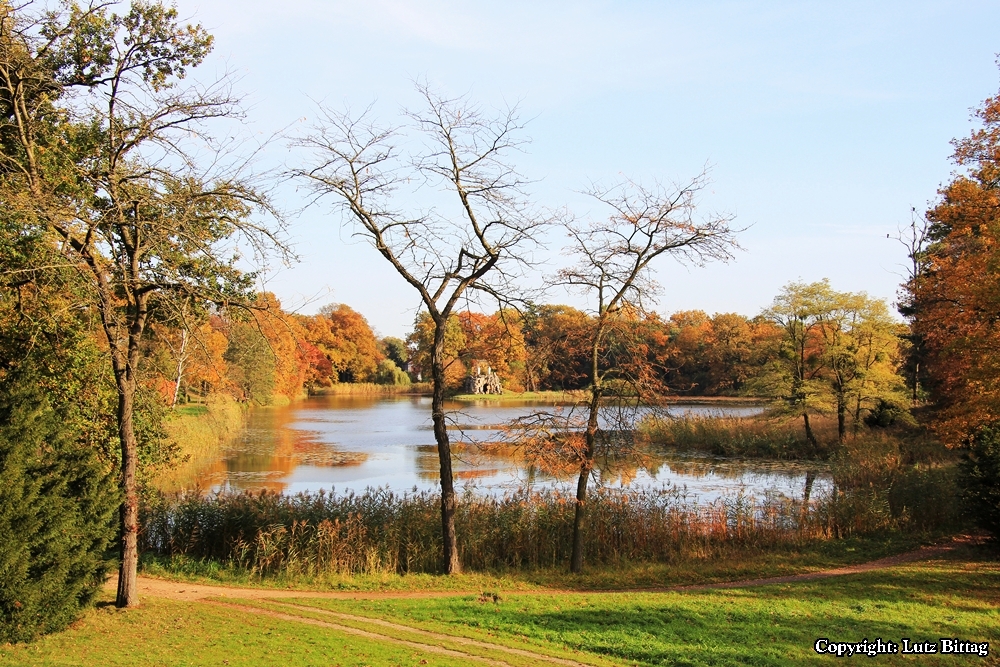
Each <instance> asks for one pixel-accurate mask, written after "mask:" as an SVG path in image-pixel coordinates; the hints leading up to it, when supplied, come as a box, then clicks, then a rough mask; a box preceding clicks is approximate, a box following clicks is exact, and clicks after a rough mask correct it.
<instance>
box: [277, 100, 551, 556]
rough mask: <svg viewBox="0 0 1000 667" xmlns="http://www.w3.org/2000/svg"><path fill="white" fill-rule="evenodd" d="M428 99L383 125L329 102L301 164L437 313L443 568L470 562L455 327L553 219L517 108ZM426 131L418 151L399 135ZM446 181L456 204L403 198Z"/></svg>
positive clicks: (498, 294)
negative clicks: (459, 520) (450, 335)
mask: <svg viewBox="0 0 1000 667" xmlns="http://www.w3.org/2000/svg"><path fill="white" fill-rule="evenodd" d="M418 90H419V92H420V94H421V96H422V97H423V102H424V107H423V109H421V110H420V111H412V112H408V113H407V114H406V117H407V119H408V120H409V124H408V126H406V127H405V128H395V127H380V126H378V125H376V124H374V123H372V122H370V121H369V119H368V113H367V112H366V113H363V114H361V115H359V116H352V115H350V114H348V113H335V112H332V111H329V110H324V111H323V118H324V121H323V122H322V123H321V124H320V125H319V126H317V127H316V128H315V132H314V133H313V134H311V135H309V136H306V137H304V138H302V139H301V140H300V141H299V142H298V145H299V146H300V147H303V148H305V149H307V150H309V151H312V159H311V164H309V165H308V166H306V167H304V168H301V169H296V170H295V171H294V173H295V175H296V176H297V177H298V178H300V179H301V180H302V181H303V182H304V183H305V184H307V186H308V187H310V188H311V189H312V191H313V192H314V193H315V194H316V196H317V197H318V198H324V199H328V200H331V201H332V202H333V203H334V205H335V206H336V208H337V209H338V210H339V211H341V212H343V213H344V215H345V218H346V220H349V221H350V224H351V225H352V226H353V228H354V229H355V230H356V232H357V234H358V235H360V236H361V237H363V238H365V239H367V240H368V241H369V242H370V243H371V244H372V245H373V246H374V248H375V250H376V251H377V252H378V253H379V254H380V255H381V256H382V257H383V258H384V259H385V260H386V262H388V264H389V265H390V266H391V267H392V269H393V270H394V271H395V272H396V273H397V274H399V276H400V277H401V278H402V279H403V280H404V281H405V282H406V283H407V284H408V285H409V286H410V287H411V288H413V289H414V290H415V291H416V292H417V294H418V295H419V297H420V302H421V306H422V308H423V309H424V311H425V312H426V313H427V315H428V317H430V319H431V322H432V323H433V329H434V338H433V345H432V347H431V354H430V360H429V369H428V370H429V371H430V375H431V380H432V383H433V398H432V401H431V418H432V421H433V425H434V439H435V441H436V443H437V450H438V460H439V463H440V471H441V523H442V531H443V536H444V540H443V544H444V554H443V556H444V569H445V571H446V572H448V573H455V572H458V571H459V570H460V563H459V554H458V542H457V538H456V535H455V502H456V498H455V489H454V482H453V475H452V462H451V444H450V441H449V439H448V431H447V427H446V422H445V409H444V396H445V386H446V382H447V380H446V375H445V374H446V363H447V362H446V359H445V355H444V351H445V336H446V331H447V328H448V322H449V319H450V318H451V316H452V315H453V313H454V312H455V310H456V308H457V307H458V305H459V304H460V302H461V301H462V300H463V299H466V298H469V297H474V296H475V295H476V294H486V295H489V296H491V297H493V298H497V299H499V300H500V301H503V300H504V299H505V298H506V297H507V295H509V293H510V290H511V280H512V279H513V278H514V277H515V275H516V273H517V272H518V271H519V270H520V268H521V267H523V266H524V265H525V261H526V258H527V257H529V251H530V246H531V245H532V244H533V243H534V242H535V236H536V234H537V233H538V232H539V231H540V229H541V227H542V226H543V225H544V224H545V223H546V222H547V221H546V220H545V219H544V218H543V217H541V216H539V215H538V214H536V213H535V212H533V211H532V209H531V207H530V206H529V205H528V202H527V200H526V197H525V195H524V192H523V186H524V184H525V181H524V179H523V178H522V177H521V176H520V175H518V173H517V172H516V170H515V169H514V168H513V165H512V164H511V163H510V162H509V160H510V155H511V153H512V152H514V151H515V150H516V149H517V148H518V146H519V145H520V143H521V140H520V139H518V133H519V131H520V130H521V125H520V124H519V122H518V120H517V115H516V112H515V110H512V109H508V110H507V111H503V112H500V113H498V114H496V115H489V114H487V113H486V112H484V111H483V110H482V109H480V108H478V107H475V106H473V105H471V104H469V103H468V102H467V101H466V100H464V99H445V98H442V97H440V96H438V95H436V94H434V93H432V92H431V91H430V90H428V89H427V88H426V87H423V86H418ZM414 134H416V135H418V137H420V138H421V139H422V142H423V143H422V145H420V146H418V147H417V148H416V149H415V150H417V155H416V156H415V157H413V158H412V159H410V158H408V156H407V155H406V154H405V153H404V151H403V149H402V147H401V144H402V143H403V142H404V139H405V137H406V136H409V137H411V138H412V136H413V135H414ZM409 186H412V187H416V188H417V189H422V190H423V191H424V192H426V193H428V196H430V194H429V193H431V192H438V191H439V188H444V189H446V190H447V192H448V193H449V194H450V197H451V200H450V201H448V202H444V204H443V205H444V206H447V207H448V208H447V209H445V208H432V209H430V210H426V209H425V210H421V209H419V208H414V209H413V210H411V211H406V210H404V209H403V206H402V202H403V199H404V197H403V196H402V195H403V191H404V190H405V189H406V188H407V187H409Z"/></svg>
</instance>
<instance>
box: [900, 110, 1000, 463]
mask: <svg viewBox="0 0 1000 667" xmlns="http://www.w3.org/2000/svg"><path fill="white" fill-rule="evenodd" d="M976 119H977V120H978V121H979V123H980V127H978V128H977V129H975V130H974V131H973V132H972V133H971V134H970V135H969V136H968V137H965V138H962V139H957V140H955V141H954V142H953V145H954V147H955V153H954V155H953V160H954V161H955V163H956V164H957V165H958V166H959V167H960V168H962V171H961V172H959V173H957V174H956V175H955V176H954V178H953V180H952V181H951V182H950V183H948V184H947V185H945V186H944V187H943V188H942V189H941V190H940V193H939V194H940V200H939V201H938V202H937V204H935V205H934V206H933V207H932V208H931V209H930V210H929V211H928V212H927V216H926V217H927V220H928V222H929V223H930V229H929V230H928V236H929V240H930V244H929V245H928V246H927V247H926V248H924V249H923V250H922V251H920V252H918V253H913V254H914V269H915V273H916V275H915V276H914V277H913V278H912V279H911V280H910V281H909V282H908V283H907V284H906V286H905V289H906V291H907V296H908V298H907V299H905V300H904V305H905V306H906V307H907V310H906V312H905V313H904V314H907V315H908V316H909V317H910V318H911V320H912V326H913V334H914V339H915V343H916V344H919V346H920V352H921V361H922V364H923V373H922V374H921V377H922V379H923V381H924V385H925V388H926V389H927V390H928V392H929V394H930V396H929V397H930V399H931V401H932V403H933V406H934V408H935V413H936V417H937V418H936V420H935V422H934V428H935V429H936V430H937V431H938V433H939V434H940V435H941V436H942V438H943V439H944V440H945V442H946V443H948V444H949V445H951V446H955V447H957V446H961V445H962V443H963V442H965V441H966V439H967V437H969V436H970V434H973V433H975V432H976V431H977V429H979V427H980V426H981V425H983V424H987V423H990V422H992V421H994V420H996V419H998V418H1000V353H998V350H1000V95H998V96H996V97H990V98H987V99H986V100H985V101H984V102H983V104H982V106H981V107H980V108H979V109H978V110H977V111H976ZM915 249H916V250H920V248H919V246H917V247H916V248H915Z"/></svg>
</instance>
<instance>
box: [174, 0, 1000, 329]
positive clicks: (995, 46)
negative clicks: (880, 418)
mask: <svg viewBox="0 0 1000 667" xmlns="http://www.w3.org/2000/svg"><path fill="white" fill-rule="evenodd" d="M179 9H180V12H181V14H182V15H187V16H190V17H192V18H194V19H195V20H197V21H200V22H202V23H203V24H204V25H205V27H207V28H208V29H209V30H210V31H211V32H212V33H213V34H214V35H215V36H216V51H215V54H214V56H213V59H212V61H211V62H210V63H209V65H208V67H207V68H206V69H207V70H209V71H216V70H221V69H224V68H225V67H227V66H228V67H229V68H230V69H232V70H234V71H235V72H236V73H237V74H238V75H239V76H240V77H241V79H240V81H239V83H238V88H239V90H241V91H242V92H244V93H245V94H246V95H247V100H248V103H249V106H250V119H251V122H252V123H253V126H254V127H255V128H256V129H257V130H259V131H260V132H263V133H267V132H271V131H274V130H278V129H280V128H282V127H285V126H289V125H291V127H292V131H295V129H296V128H297V127H302V128H303V129H304V126H305V125H307V124H308V122H309V120H308V119H311V118H314V117H315V116H316V113H315V105H314V103H313V101H312V100H322V101H324V102H326V103H328V104H330V105H332V106H335V107H338V108H342V107H343V106H344V105H345V104H347V105H350V106H352V107H354V108H359V107H364V106H366V105H368V104H369V103H372V102H373V101H374V102H375V112H376V113H377V115H378V116H379V117H381V118H384V119H385V120H386V121H388V122H396V121H398V120H399V118H398V109H399V107H400V106H401V105H413V104H415V103H416V98H415V94H414V92H413V87H412V81H413V80H414V79H416V78H421V79H427V80H428V81H429V82H430V83H431V84H432V86H434V87H436V88H437V89H438V90H440V91H442V92H443V93H446V94H463V93H469V94H471V96H472V97H473V98H474V99H477V100H480V101H482V102H485V103H487V104H489V103H501V102H502V101H504V100H507V101H517V100H520V104H521V109H522V116H523V117H524V118H530V119H531V121H530V123H529V125H528V129H527V134H528V135H529V136H530V137H531V139H532V143H531V145H530V146H529V147H528V149H527V153H526V154H525V155H524V156H521V157H520V158H519V159H518V164H519V166H520V168H521V171H522V172H524V173H525V174H526V175H528V176H529V177H532V178H535V179H539V182H538V183H537V184H536V185H535V186H534V187H533V192H534V194H535V197H536V200H537V201H538V202H539V203H540V204H542V205H544V206H550V207H558V206H562V205H568V206H570V207H571V208H572V209H573V210H574V211H575V212H576V213H577V214H578V215H581V216H582V215H586V214H587V213H588V212H593V213H594V214H599V213H600V209H597V208H595V207H594V205H593V204H592V203H590V202H588V201H587V200H586V199H585V198H583V197H581V196H580V195H579V194H577V193H576V191H577V190H579V189H581V188H583V187H585V186H586V185H587V184H588V183H590V182H591V181H594V180H598V181H599V180H605V181H607V180H608V179H611V178H614V177H615V176H616V175H618V174H625V175H628V176H632V177H636V178H640V179H647V180H649V179H654V178H659V179H662V180H667V181H671V180H683V179H685V178H688V177H690V176H693V175H694V174H696V173H697V172H699V171H700V170H701V168H702V167H703V165H705V164H706V163H710V164H711V165H713V169H712V178H713V186H712V188H711V190H710V191H709V192H707V193H706V195H705V197H704V198H703V200H702V205H703V207H704V208H705V209H706V210H719V211H728V212H730V213H733V214H735V215H736V218H737V224H738V225H740V226H750V229H749V230H748V231H747V232H745V233H744V234H743V235H742V237H741V242H742V244H743V245H744V247H745V248H746V252H743V253H740V254H739V255H738V257H737V258H736V260H735V261H734V262H731V263H730V264H728V265H721V264H717V265H709V266H708V267H706V268H692V269H686V268H680V267H677V266H675V265H672V264H671V263H670V262H669V261H666V262H664V263H663V264H662V265H661V267H660V270H659V282H660V283H661V284H662V285H663V288H664V289H663V293H662V295H661V298H660V302H659V310H660V311H661V312H664V313H670V312H673V311H675V310H681V309H692V308H701V309H703V310H706V311H708V312H710V313H711V312H728V311H736V312H741V313H744V314H747V315H754V314H756V313H758V312H759V311H760V310H761V309H762V308H763V307H765V306H767V305H768V304H769V303H770V302H771V300H772V299H773V297H774V295H775V294H776V293H777V291H778V290H779V289H780V288H781V286H782V285H784V284H785V283H787V282H789V281H791V280H799V279H801V280H806V281H813V280H819V279H822V278H829V279H830V280H831V283H832V285H833V286H834V287H835V288H836V289H840V290H850V291H858V290H864V291H867V292H868V293H869V294H871V295H873V296H877V297H881V298H886V299H889V300H892V299H894V298H895V293H896V289H897V285H898V283H899V276H900V274H901V272H902V271H903V269H902V267H901V263H902V262H903V261H904V260H905V257H904V253H903V249H902V246H900V245H899V244H898V243H897V242H895V241H893V240H889V239H887V238H886V234H887V233H892V234H895V232H896V229H897V226H899V225H901V224H905V223H907V222H908V220H909V210H910V206H916V207H917V209H918V210H923V209H924V208H926V205H927V203H928V202H929V201H931V200H932V199H933V198H934V197H935V192H936V190H937V188H938V187H939V186H940V185H941V184H942V183H943V182H945V181H946V180H947V179H948V177H949V174H950V173H951V171H952V168H953V167H952V165H951V164H950V163H949V161H948V157H949V155H950V153H951V147H950V145H949V143H948V142H949V140H950V139H951V138H953V137H955V136H959V135H964V134H966V133H968V131H969V130H970V129H971V125H970V123H969V113H970V109H972V108H973V107H975V106H977V105H978V104H979V103H980V102H981V101H982V100H983V99H984V98H985V97H987V96H989V95H992V94H994V93H996V91H997V89H998V85H1000V75H998V70H997V67H996V65H995V62H994V60H995V54H996V52H998V51H1000V5H998V4H997V3H996V2H912V1H911V2H881V3H872V2H767V3H765V2H697V3H696V2H688V3H682V2H573V3H570V2H535V3H530V2H519V1H509V2H491V3H482V2H480V3H476V2H468V1H467V2H445V1H438V2H435V1H414V2H402V1H393V0H373V1H367V2H357V1H355V2H340V1H332V0H331V1H321V0H312V1H296V0H292V1H291V2H289V3H286V5H285V6H281V7H280V8H279V6H278V5H277V4H276V3H274V2H263V1H259V0H240V1H239V2H237V1H236V0H232V1H230V0H179ZM202 76H203V75H202ZM303 118H305V119H306V120H305V121H304V122H303V121H301V120H297V119H303ZM270 158H272V159H276V160H281V159H283V158H284V151H283V150H277V149H275V150H272V151H271V153H270ZM280 196H281V199H282V203H283V204H284V205H285V206H286V207H287V208H289V209H293V208H295V207H297V206H298V205H299V203H300V201H299V195H298V194H297V193H296V192H295V191H294V189H293V188H290V187H289V188H285V189H283V190H282V191H281V193H280ZM291 222H292V228H291V232H292V238H293V240H294V241H295V242H296V245H297V250H298V252H299V254H300V256H301V258H302V261H301V263H299V264H298V265H296V266H294V267H292V268H291V269H286V270H282V271H280V272H277V273H276V274H274V275H272V276H271V277H270V279H269V281H268V283H267V288H268V289H271V290H272V291H274V292H276V293H277V294H278V296H279V298H281V300H282V302H283V303H284V304H285V305H286V306H289V307H295V306H298V305H299V304H302V303H303V302H304V301H306V300H307V299H309V298H313V299H314V300H313V301H312V302H311V303H310V304H308V305H305V306H303V311H304V312H313V311H315V310H316V309H318V308H319V307H320V306H321V305H323V304H324V303H328V302H334V301H335V302H343V303H347V304H348V305H350V306H352V307H353V308H355V309H357V310H359V311H360V312H361V313H363V314H364V315H365V316H366V317H367V318H368V319H369V321H370V322H371V323H372V324H373V325H374V326H375V327H376V328H377V329H378V331H379V332H380V333H382V334H383V335H402V334H404V333H405V332H407V331H408V330H409V328H410V324H411V323H412V320H413V315H414V309H415V307H416V305H417V301H416V298H415V296H416V295H415V293H413V291H412V289H411V288H409V287H408V286H407V285H405V284H404V283H403V282H402V281H401V280H400V279H399V278H398V277H397V276H395V275H394V274H393V273H392V271H391V269H390V268H389V267H388V266H387V265H385V264H384V262H383V260H381V258H380V257H378V256H377V255H376V253H375V252H374V251H373V250H372V249H371V248H369V247H367V246H365V245H360V244H356V243H355V244H351V242H350V240H349V237H348V234H347V233H345V232H343V231H341V230H340V229H339V220H338V219H337V218H335V217H333V216H331V215H329V214H327V212H326V211H325V210H324V209H310V210H308V211H306V212H305V213H303V214H302V215H301V216H298V217H296V218H294V219H292V221H291ZM554 242H555V244H556V245H557V244H558V242H559V239H558V238H555V239H554ZM552 300H554V301H561V302H572V301H573V300H572V299H571V298H569V297H566V296H565V295H559V294H555V295H552Z"/></svg>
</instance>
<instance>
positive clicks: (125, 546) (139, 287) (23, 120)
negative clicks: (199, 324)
mask: <svg viewBox="0 0 1000 667" xmlns="http://www.w3.org/2000/svg"><path fill="white" fill-rule="evenodd" d="M0 27H2V30H3V32H2V34H0V42H2V45H0V109H2V110H3V112H4V114H5V115H4V117H3V118H2V120H0V123H2V127H0V137H2V138H3V142H4V156H3V170H2V174H3V176H4V182H3V184H2V187H3V189H4V198H5V199H6V200H7V201H8V202H10V203H12V204H16V206H17V207H18V209H19V210H20V211H22V212H23V217H24V219H25V221H26V222H27V223H30V224H34V225H38V226H41V227H42V228H44V229H45V231H46V232H47V233H48V234H49V235H50V236H51V237H52V242H53V243H58V247H59V248H60V249H61V250H62V252H63V261H64V263H65V264H68V265H69V266H72V267H73V268H74V269H75V270H76V271H77V272H78V274H79V276H80V277H81V278H82V279H83V280H84V281H85V282H86V284H87V289H86V292H85V294H86V304H87V305H88V307H91V308H93V309H94V311H95V312H96V314H97V315H98V316H99V319H100V323H101V330H102V332H103V335H104V338H105V340H106V342H107V345H108V355H107V359H108V360H109V362H110V366H111V370H112V372H113V376H114V381H115V387H116V393H117V399H118V400H117V403H118V405H117V408H116V422H117V429H118V438H119V443H120V452H121V453H120V456H121V468H120V474H121V489H122V496H123V505H122V512H121V521H122V526H121V540H122V541H121V568H120V571H119V579H118V582H119V589H118V596H117V603H118V605H120V606H133V605H136V604H137V603H138V595H137V589H136V566H137V563H138V551H137V541H136V533H137V531H138V484H137V465H138V463H139V455H138V454H139V453H138V437H137V434H136V423H135V413H136V396H137V391H138V390H139V384H140V382H139V381H140V362H141V357H142V355H141V351H142V339H143V337H144V335H145V333H146V330H147V328H148V326H149V324H150V322H151V321H153V320H154V319H155V318H156V317H157V316H158V315H160V314H164V313H171V312H177V311H179V310H180V309H181V304H183V303H190V304H193V305H195V306H203V304H204V303H205V302H206V301H214V302H216V303H219V304H226V303H228V302H231V301H233V300H234V299H243V298H244V297H245V296H246V294H247V292H248V290H249V288H250V286H251V283H250V279H249V277H248V276H246V275H244V274H242V273H241V272H240V271H239V270H237V268H236V265H235V261H236V257H235V255H234V253H233V251H232V247H233V245H232V244H231V243H227V241H229V239H231V237H233V236H234V235H235V234H237V233H241V234H242V235H243V237H244V239H245V240H246V241H247V242H248V243H249V244H250V245H251V246H253V247H254V248H257V249H263V248H264V247H266V246H268V245H269V244H270V243H271V242H272V241H274V237H273V235H272V234H271V233H270V232H269V230H268V229H267V228H265V227H264V226H262V225H259V224H256V223H253V222H251V215H252V213H254V212H255V211H257V212H260V211H267V210H269V206H268V203H267V200H266V197H264V196H263V195H262V194H261V193H260V192H259V190H258V189H257V188H256V187H255V185H254V183H253V181H252V180H251V179H250V178H247V177H246V176H245V172H243V171H242V170H241V167H243V166H244V164H243V163H240V162H239V161H234V160H232V159H229V158H228V157H227V155H228V152H227V149H228V148H229V147H228V146H225V145H220V144H219V143H218V142H216V141H215V140H214V139H213V137H212V136H211V135H210V134H209V133H208V132H207V131H206V123H208V122H209V121H211V120H213V119H225V118H231V117H233V116H234V115H237V114H238V107H237V101H236V100H235V99H233V98H232V97H231V96H230V94H229V92H228V88H227V85H226V84H225V82H221V83H220V84H218V85H215V86H209V87H207V88H205V87H200V86H188V87H182V86H181V85H180V83H181V81H182V80H183V78H184V76H185V74H186V72H187V70H188V69H189V68H191V67H194V66H197V65H198V64H199V63H200V62H201V61H202V60H203V59H204V57H205V56H206V55H207V54H208V53H209V51H210V49H211V45H212V38H211V36H210V35H208V34H207V33H206V32H205V31H204V30H203V29H202V28H201V27H200V26H190V25H188V26H185V25H182V24H180V23H178V21H177V11H176V10H175V9H172V8H168V7H165V6H164V5H162V4H160V3H158V2H148V3H147V2H136V3H134V4H133V5H132V6H131V7H130V8H129V10H128V11H127V12H126V13H124V14H116V13H112V11H111V10H110V8H109V7H108V6H106V5H92V6H87V7H83V8H81V7H78V6H76V5H66V6H63V7H62V8H60V9H58V10H56V11H52V12H45V13H41V14H39V15H37V16H34V17H32V16H29V15H27V14H26V13H25V12H24V11H23V10H19V9H11V8H5V9H4V10H3V12H2V17H0ZM77 91H80V93H85V94H77ZM206 154H208V155H211V157H210V158H209V159H208V160H204V159H203V157H204V155H206ZM202 165H208V166H207V167H203V166H202Z"/></svg>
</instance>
